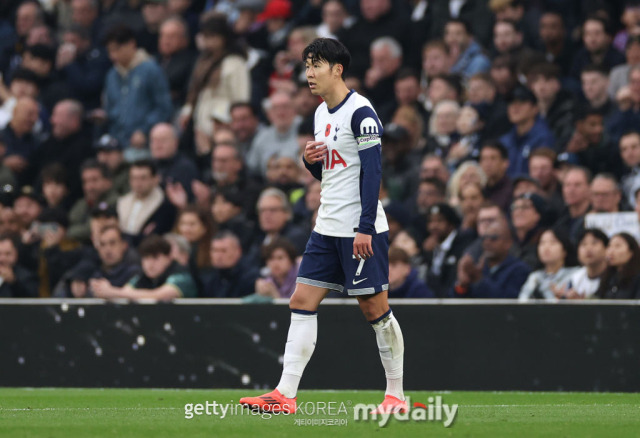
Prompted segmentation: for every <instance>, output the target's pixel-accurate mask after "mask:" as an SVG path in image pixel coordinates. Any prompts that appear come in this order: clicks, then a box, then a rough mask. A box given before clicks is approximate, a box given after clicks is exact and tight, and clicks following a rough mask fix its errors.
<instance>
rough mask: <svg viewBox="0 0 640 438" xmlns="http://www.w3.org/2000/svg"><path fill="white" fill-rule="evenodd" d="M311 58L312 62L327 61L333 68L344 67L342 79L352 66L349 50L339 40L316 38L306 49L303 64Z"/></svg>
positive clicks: (303, 54) (303, 53)
mask: <svg viewBox="0 0 640 438" xmlns="http://www.w3.org/2000/svg"><path fill="white" fill-rule="evenodd" d="M309 58H311V62H318V61H320V62H322V61H325V62H327V63H328V64H329V66H330V67H332V68H333V66H334V65H336V64H340V65H341V66H342V79H344V75H345V73H346V72H347V70H348V69H349V64H351V54H350V53H349V50H348V49H347V48H346V47H345V45H344V44H342V43H341V42H340V41H338V40H334V39H332V38H316V39H315V40H313V41H311V43H310V44H309V45H308V46H307V47H305V48H304V51H303V52H302V62H306V61H307V59H309Z"/></svg>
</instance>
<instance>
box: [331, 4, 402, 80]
mask: <svg viewBox="0 0 640 438" xmlns="http://www.w3.org/2000/svg"><path fill="white" fill-rule="evenodd" d="M359 5H360V12H361V14H362V17H361V18H359V19H358V20H357V21H356V22H355V23H354V24H353V26H351V27H349V28H346V29H342V30H341V31H339V32H338V35H337V36H338V39H339V40H340V41H342V42H343V43H344V44H345V45H346V46H347V48H348V49H349V52H350V53H351V65H350V67H349V72H350V73H351V74H353V75H355V76H357V77H358V78H364V77H365V72H366V70H367V68H368V67H369V65H370V63H371V62H370V61H371V60H370V51H369V48H370V47H371V43H372V42H373V41H374V40H376V39H377V38H380V37H382V36H386V37H391V38H393V39H394V40H396V41H397V42H399V43H400V45H401V46H402V49H403V51H404V52H406V51H407V49H408V47H409V37H410V35H411V33H410V32H409V30H410V23H409V19H408V18H409V17H408V14H407V13H406V11H405V10H404V9H403V8H394V7H393V4H392V1H391V0H360V1H359Z"/></svg>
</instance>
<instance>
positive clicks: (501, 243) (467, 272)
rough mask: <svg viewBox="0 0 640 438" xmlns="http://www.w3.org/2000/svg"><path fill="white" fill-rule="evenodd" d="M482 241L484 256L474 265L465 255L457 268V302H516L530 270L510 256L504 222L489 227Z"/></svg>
mask: <svg viewBox="0 0 640 438" xmlns="http://www.w3.org/2000/svg"><path fill="white" fill-rule="evenodd" d="M481 237H482V247H483V254H482V257H481V258H480V262H479V263H478V264H477V265H476V264H475V263H474V261H473V259H472V258H471V256H470V255H468V254H466V255H465V256H464V257H462V258H461V259H460V263H459V264H458V282H457V283H456V285H455V287H454V290H453V291H452V296H454V297H458V298H464V297H469V298H518V294H519V293H520V289H521V288H522V285H523V284H524V282H525V281H526V280H527V277H528V276H529V273H530V272H531V268H529V266H527V265H526V264H525V263H524V262H522V261H521V260H519V259H517V258H515V257H513V256H512V255H510V251H511V247H512V245H513V238H512V236H511V230H510V229H509V227H508V225H507V223H506V222H505V221H500V222H499V223H494V224H491V225H490V226H489V227H488V228H487V230H486V232H485V233H484V234H483V235H482V236H481Z"/></svg>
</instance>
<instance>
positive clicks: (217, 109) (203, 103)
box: [180, 16, 251, 155]
mask: <svg viewBox="0 0 640 438" xmlns="http://www.w3.org/2000/svg"><path fill="white" fill-rule="evenodd" d="M198 35H199V41H200V51H201V52H200V56H199V57H198V60H197V61H196V64H195V66H194V68H193V73H192V75H191V81H190V84H189V90H188V92H187V98H186V103H185V105H184V106H183V107H182V109H181V111H180V123H181V124H182V127H183V129H185V130H187V132H188V135H189V136H190V137H191V138H192V140H191V141H189V140H185V139H183V141H185V142H186V146H187V150H189V151H193V150H194V145H195V154H197V155H205V154H207V153H208V152H209V151H210V150H211V144H210V142H209V139H210V138H211V137H212V134H213V131H214V128H213V124H212V123H211V115H212V114H213V113H223V114H224V115H226V116H228V113H229V107H230V106H231V104H232V103H233V102H248V101H249V99H250V97H251V81H250V76H249V69H248V67H247V62H246V53H245V51H244V49H243V48H242V47H241V46H240V44H239V42H238V37H237V36H236V35H235V33H234V32H233V29H231V27H230V25H229V24H228V23H227V21H226V18H225V17H220V16H213V17H210V18H208V19H206V20H205V21H204V22H203V23H201V25H200V32H199V34H198Z"/></svg>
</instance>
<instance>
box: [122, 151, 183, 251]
mask: <svg viewBox="0 0 640 438" xmlns="http://www.w3.org/2000/svg"><path fill="white" fill-rule="evenodd" d="M129 186H130V187H131V191H130V192H129V193H127V194H126V195H123V196H120V197H119V198H118V204H117V210H118V218H119V221H120V228H121V229H122V231H123V232H124V233H125V235H126V236H127V238H128V240H129V241H130V242H131V244H132V245H134V246H135V245H137V244H138V243H140V241H141V240H142V239H144V238H145V237H146V236H149V235H150V234H160V235H162V234H164V233H168V232H169V231H171V229H172V227H173V224H174V222H175V218H176V208H175V207H174V206H173V205H172V204H171V202H169V199H168V198H167V197H166V196H165V194H164V192H163V191H162V188H161V187H160V175H159V174H158V169H157V167H156V165H155V164H154V163H153V162H152V161H150V160H140V161H136V162H134V163H132V164H131V167H130V168H129Z"/></svg>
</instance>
